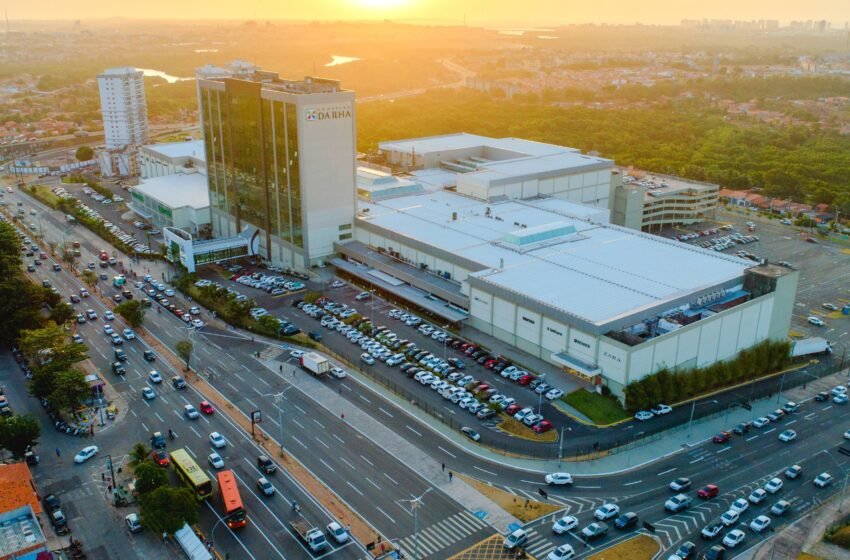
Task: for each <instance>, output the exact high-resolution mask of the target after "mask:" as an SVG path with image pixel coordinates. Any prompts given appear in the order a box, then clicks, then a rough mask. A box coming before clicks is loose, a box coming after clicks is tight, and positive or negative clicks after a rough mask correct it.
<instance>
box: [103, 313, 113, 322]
mask: <svg viewBox="0 0 850 560" xmlns="http://www.w3.org/2000/svg"><path fill="white" fill-rule="evenodd" d="M103 318H104V319H106V320H107V321H114V320H115V313H113V312H112V311H107V312H106V313H104V314H103Z"/></svg>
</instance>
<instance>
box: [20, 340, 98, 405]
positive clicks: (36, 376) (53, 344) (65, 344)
mask: <svg viewBox="0 0 850 560" xmlns="http://www.w3.org/2000/svg"><path fill="white" fill-rule="evenodd" d="M19 346H20V348H21V352H23V354H24V356H26V358H27V360H28V361H29V364H30V369H31V370H32V379H31V380H30V384H29V390H30V393H31V394H32V395H33V396H35V397H38V398H45V397H50V396H51V395H52V394H53V392H54V391H55V390H56V381H57V376H58V374H59V373H60V372H67V371H74V366H75V365H76V364H78V363H80V362H82V361H83V360H85V359H86V358H87V357H88V356H87V354H86V352H87V351H88V348H86V346H85V345H84V344H77V343H74V342H71V340H70V339H69V338H68V335H67V334H66V333H65V331H63V330H62V329H61V328H59V327H57V326H56V325H51V326H49V327H45V328H42V329H34V330H25V331H22V332H21V337H20V340H19ZM78 374H79V372H78ZM69 379H70V377H66V378H63V380H62V382H63V383H69V384H70V381H69ZM69 386H70V387H73V385H69ZM77 394H78V393H77ZM63 402H64V403H67V402H70V401H63Z"/></svg>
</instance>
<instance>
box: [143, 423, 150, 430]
mask: <svg viewBox="0 0 850 560" xmlns="http://www.w3.org/2000/svg"><path fill="white" fill-rule="evenodd" d="M142 428H144V429H145V431H146V432H149V431H150V429H149V428H148V427H147V426H145V423H144V422H142Z"/></svg>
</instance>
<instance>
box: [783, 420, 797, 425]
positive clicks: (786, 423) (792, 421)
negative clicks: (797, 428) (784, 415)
mask: <svg viewBox="0 0 850 560" xmlns="http://www.w3.org/2000/svg"><path fill="white" fill-rule="evenodd" d="M794 422H796V420H791V421H790V422H785V425H786V426H790V425H791V424H793V423H794Z"/></svg>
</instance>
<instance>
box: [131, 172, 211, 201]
mask: <svg viewBox="0 0 850 560" xmlns="http://www.w3.org/2000/svg"><path fill="white" fill-rule="evenodd" d="M132 190H133V191H134V192H137V193H140V194H143V195H145V196H148V197H150V198H154V199H156V200H158V201H159V202H161V203H162V204H163V205H165V206H168V207H169V208H183V207H186V206H190V207H192V208H194V209H195V210H200V209H203V208H207V207H209V205H210V194H209V188H208V186H207V177H206V175H203V174H201V173H177V174H174V175H164V176H162V177H154V178H152V179H142V182H141V183H140V184H139V185H137V186H135V187H133V188H132Z"/></svg>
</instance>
